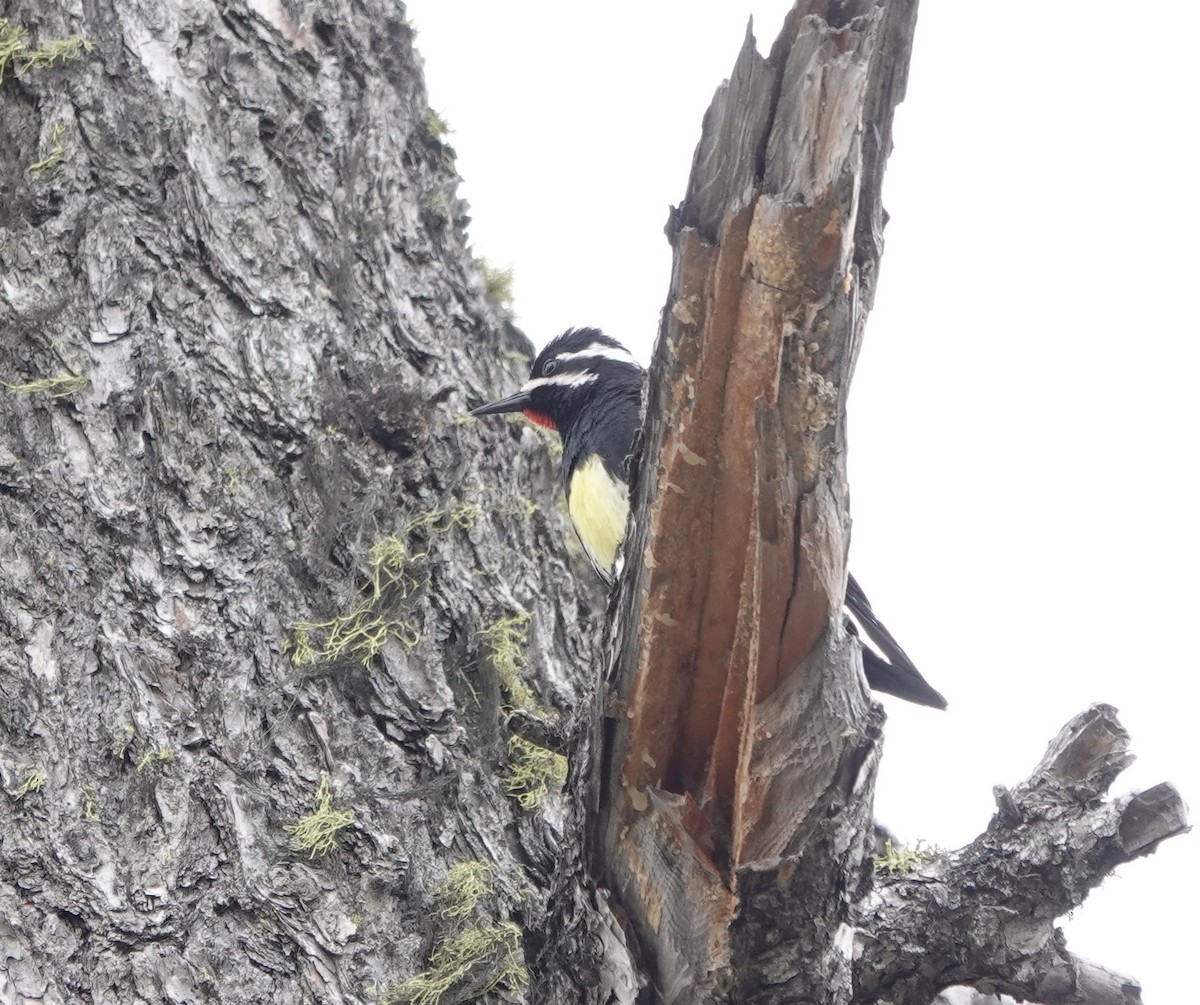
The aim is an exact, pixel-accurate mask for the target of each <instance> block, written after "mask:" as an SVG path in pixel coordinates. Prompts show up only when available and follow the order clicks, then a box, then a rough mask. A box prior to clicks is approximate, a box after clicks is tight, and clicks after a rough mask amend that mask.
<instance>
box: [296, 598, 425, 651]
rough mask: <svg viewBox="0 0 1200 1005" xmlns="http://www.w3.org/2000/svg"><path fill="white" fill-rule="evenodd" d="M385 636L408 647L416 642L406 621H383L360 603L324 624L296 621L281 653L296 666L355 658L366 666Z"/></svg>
mask: <svg viewBox="0 0 1200 1005" xmlns="http://www.w3.org/2000/svg"><path fill="white" fill-rule="evenodd" d="M389 637H393V638H396V639H399V641H400V642H401V643H403V644H404V645H406V646H408V647H409V648H412V647H413V646H415V645H416V644H417V643H418V642H419V641H420V636H419V635H418V634H417V631H416V629H415V628H413V626H412V625H410V624H409V623H408V622H406V621H400V620H398V619H394V618H385V617H384V616H383V615H381V614H378V613H376V612H375V610H374V607H373V605H372V604H371V603H361V604H359V605H358V606H357V607H355V608H354V610H352V611H351V612H350V613H349V614H340V615H338V616H337V617H336V618H330V619H329V620H328V621H297V622H296V623H295V624H294V625H292V637H291V638H290V639H288V640H287V642H285V643H284V650H285V651H286V652H287V653H288V654H289V655H290V656H291V658H292V662H293V663H295V664H296V665H297V666H312V665H313V664H314V663H327V662H331V661H333V660H336V659H339V658H340V657H343V656H353V657H356V658H357V659H358V660H359V661H360V662H361V663H362V664H363V666H367V665H368V664H370V662H371V660H373V659H374V658H375V657H376V656H377V655H378V654H379V651H380V650H381V649H382V648H383V645H384V643H385V642H387V640H388V638H389Z"/></svg>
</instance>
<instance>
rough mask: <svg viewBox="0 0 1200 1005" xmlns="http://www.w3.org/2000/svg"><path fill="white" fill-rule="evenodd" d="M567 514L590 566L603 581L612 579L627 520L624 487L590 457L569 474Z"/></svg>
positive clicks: (626, 494) (627, 497)
mask: <svg viewBox="0 0 1200 1005" xmlns="http://www.w3.org/2000/svg"><path fill="white" fill-rule="evenodd" d="M567 512H568V513H570V514H571V523H573V524H574V525H575V533H576V534H578V535H579V540H580V543H582V544H583V550H584V551H586V552H587V555H588V558H590V559H591V560H592V565H594V566H595V567H596V570H597V571H598V572H599V573H600V574H601V575H602V576H604V578H605V579H612V578H613V566H614V565H615V564H616V561H617V548H619V547H620V545H621V539H622V538H623V537H624V536H625V524H626V522H627V521H628V519H629V488H628V486H627V485H626V484H625V483H624V482H623V481H621V480H620V479H618V478H614V477H613V476H612V475H610V474H609V473H608V470H607V469H606V468H605V467H604V462H603V461H601V460H600V458H599V457H598V456H595V455H593V456H592V457H589V458H588V459H587V460H585V461H584V462H583V463H582V464H580V465H579V466H578V467H576V468H575V471H574V472H573V473H572V475H571V491H570V492H569V493H568V496H567Z"/></svg>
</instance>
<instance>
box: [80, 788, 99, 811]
mask: <svg viewBox="0 0 1200 1005" xmlns="http://www.w3.org/2000/svg"><path fill="white" fill-rule="evenodd" d="M97 798H98V797H97V794H96V786H95V785H94V784H93V783H91V782H89V783H88V784H87V785H85V786H84V787H83V819H84V820H99V819H100V814H99V813H97V812H96V800H97Z"/></svg>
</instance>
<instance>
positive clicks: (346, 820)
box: [283, 775, 354, 858]
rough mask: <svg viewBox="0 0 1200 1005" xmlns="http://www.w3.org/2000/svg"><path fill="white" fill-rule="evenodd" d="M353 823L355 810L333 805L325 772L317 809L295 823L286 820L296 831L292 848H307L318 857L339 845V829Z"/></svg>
mask: <svg viewBox="0 0 1200 1005" xmlns="http://www.w3.org/2000/svg"><path fill="white" fill-rule="evenodd" d="M352 823H354V814H353V813H352V812H351V811H349V810H335V809H334V808H333V789H332V787H331V786H330V784H329V776H328V775H322V776H321V781H320V783H319V784H318V785H317V808H316V810H315V811H314V812H312V813H310V814H309V815H308V816H306V817H301V818H300V819H299V820H297V821H296V822H295V823H294V824H284V825H283V829H284V830H285V831H287V832H288V833H289V834H291V835H292V841H291V848H292V851H299V852H306V853H307V854H308V857H309V858H316V857H317V856H318V855H324V854H325V853H326V852H328V851H331V850H332V849H333V848H334V847H336V845H337V842H338V832H339V831H341V830H343V829H344V828H346V827H349V826H350V825H351V824H352Z"/></svg>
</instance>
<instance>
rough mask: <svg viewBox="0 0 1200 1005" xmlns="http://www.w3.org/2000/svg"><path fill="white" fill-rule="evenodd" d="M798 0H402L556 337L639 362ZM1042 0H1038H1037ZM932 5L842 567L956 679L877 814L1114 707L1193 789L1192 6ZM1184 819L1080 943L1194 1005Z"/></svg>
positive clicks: (854, 433) (893, 755)
mask: <svg viewBox="0 0 1200 1005" xmlns="http://www.w3.org/2000/svg"><path fill="white" fill-rule="evenodd" d="M788 6H789V4H787V3H785V2H782V0H775V2H760V3H756V4H745V3H738V2H732V0H724V2H713V0H687V2H684V0H656V2H654V3H647V2H645V0H643V2H642V3H636V4H635V3H630V2H627V0H614V2H610V3H608V4H606V5H603V6H602V7H600V6H597V5H583V4H568V3H563V2H562V0H558V2H553V3H552V2H541V0H539V2H531V0H521V2H515V3H509V4H495V3H484V2H480V0H473V2H467V0H412V2H410V3H409V4H408V9H409V16H410V18H411V19H412V20H413V22H414V24H415V26H416V28H417V32H418V35H417V45H418V47H419V49H420V51H421V53H422V55H423V56H424V58H425V62H426V75H427V78H428V82H429V90H430V97H431V103H432V104H433V106H434V107H435V108H437V109H438V110H439V111H440V112H441V113H442V114H443V115H444V116H445V118H446V119H447V120H448V121H449V123H450V125H451V127H452V128H453V130H454V132H453V134H452V135H451V137H450V142H451V143H452V144H453V146H454V147H455V148H456V149H457V151H458V155H459V156H458V166H459V171H460V173H461V174H462V176H463V178H464V183H463V185H462V187H461V194H462V195H463V196H464V197H465V198H466V199H468V200H469V202H470V203H471V206H472V214H471V215H472V217H473V223H472V225H471V230H470V233H471V237H472V241H473V244H474V246H475V249H476V251H477V253H478V254H480V255H483V256H485V257H487V258H488V259H489V260H490V261H492V262H493V263H495V264H498V265H511V266H512V267H513V268H514V270H515V284H514V286H515V292H516V311H517V313H518V315H519V319H520V322H521V323H522V325H523V327H524V328H525V330H526V331H527V332H528V333H529V335H530V337H531V338H532V339H533V340H534V342H535V343H537V344H539V345H540V344H541V343H544V342H545V341H546V340H547V339H549V338H550V337H551V336H553V335H555V334H557V333H558V332H559V331H561V330H562V329H564V328H566V327H567V326H569V325H584V324H587V325H598V326H600V327H603V328H604V329H605V330H606V331H608V332H609V333H610V334H612V335H614V336H616V337H617V338H620V339H621V340H623V341H624V342H626V343H627V344H629V345H630V347H631V348H634V350H635V351H636V352H637V353H638V354H639V355H640V356H641V357H642V358H643V359H644V360H645V359H648V358H649V355H650V349H651V344H652V340H653V338H654V334H655V332H656V330H657V324H658V311H659V309H660V308H661V306H662V304H663V302H664V300H665V298H666V293H667V285H668V279H669V271H668V270H669V262H670V250H669V248H668V246H667V243H666V239H665V238H664V236H663V233H662V227H663V224H664V223H665V221H666V218H667V207H668V205H669V204H671V203H678V202H679V201H680V200H681V199H682V198H683V194H684V188H685V184H686V180H687V175H688V172H689V169H690V167H691V157H692V150H693V148H694V146H695V143H696V140H697V138H698V137H699V128H700V120H701V116H702V115H703V112H704V109H705V108H706V107H707V105H708V102H709V100H710V98H711V96H712V92H713V90H714V88H715V87H716V86H717V85H718V84H719V83H720V81H721V80H722V79H723V78H724V77H726V76H727V75H728V73H729V71H730V69H731V68H732V66H733V60H734V57H735V55H736V53H737V50H738V48H739V46H740V43H741V40H742V35H743V32H744V30H745V25H746V19H747V17H748V16H749V15H750V14H753V15H754V21H755V26H756V34H757V35H758V38H759V40H760V48H764V49H765V48H766V47H768V46H769V45H770V42H771V41H772V40H773V39H774V37H775V35H776V33H777V31H778V28H779V25H780V23H781V21H782V18H783V13H784V11H785V10H786V9H787V7H788ZM1035 11H1036V14H1035V13H1034V12H1035ZM1150 16H1152V17H1153V21H1152V22H1150V21H1149V20H1144V19H1140V18H1139V17H1138V14H1137V8H1135V7H1130V6H1129V5H1128V4H1125V3H1120V4H1119V3H1115V2H1111V0H1091V2H1083V0H1073V2H1068V0H1051V2H1049V3H1045V4H1041V5H1038V6H1037V7H1036V8H1017V7H1013V6H1012V5H1007V4H1006V5H1001V4H983V3H971V4H964V3H961V2H958V3H955V2H951V0H924V2H923V3H922V5H921V17H920V21H919V24H918V29H917V41H916V48H915V51H914V55H913V65H912V70H911V76H910V81H909V89H908V97H907V99H906V101H905V102H904V104H902V105H901V106H900V109H899V111H898V113H897V121H896V130H895V145H896V148H895V151H894V153H893V155H892V158H891V161H890V163H889V167H888V174H887V183H886V186H885V190H884V194H885V203H886V206H887V209H888V211H889V212H890V213H891V217H892V219H891V222H890V224H889V225H888V228H887V232H886V236H887V251H886V253H885V255H884V260H883V269H882V278H881V282H880V287H879V292H878V297H877V302H876V308H875V311H874V313H873V314H872V317H871V320H870V322H869V327H868V335H867V341H866V344H865V347H864V349H863V352H862V356H861V358H860V362H859V367H858V372H857V374H856V376H855V381H854V389H853V392H852V396H851V402H850V422H851V429H850V447H851V455H850V460H851V485H852V489H853V496H854V509H853V512H854V520H855V523H854V546H853V550H852V557H851V567H852V568H853V569H854V570H855V573H856V575H857V576H858V578H859V579H860V580H861V582H862V583H863V585H864V587H865V588H866V590H867V592H868V593H869V594H870V596H871V599H872V602H873V603H874V606H875V608H876V610H877V611H879V612H881V613H882V616H883V618H884V620H885V621H886V622H887V624H888V625H889V627H890V628H891V629H892V631H893V632H894V634H896V636H897V637H898V638H899V639H900V640H901V642H902V644H903V645H904V646H905V648H906V649H907V650H908V652H909V653H910V654H911V655H912V656H913V657H914V658H915V659H916V661H917V663H918V665H920V666H921V668H922V669H923V671H924V672H925V675H926V676H927V677H928V678H929V679H930V681H931V682H932V683H933V684H934V685H935V686H936V687H938V688H939V689H940V690H941V691H942V692H943V693H944V694H945V695H946V696H947V698H948V699H949V701H950V711H949V712H947V713H944V714H938V713H935V712H930V711H927V710H924V709H916V708H912V707H910V706H906V705H905V704H904V703H903V702H899V701H891V700H889V701H888V703H887V705H888V714H889V722H888V726H887V733H886V752H885V757H884V766H883V770H882V774H881V778H880V791H879V797H878V803H877V808H878V813H879V816H880V818H881V819H882V820H883V821H884V822H885V823H887V824H888V825H889V826H891V827H892V828H893V829H895V830H896V831H898V832H899V833H900V834H901V836H902V837H904V838H906V839H908V840H914V839H916V838H918V837H920V838H924V839H926V840H927V841H931V842H935V843H938V844H942V845H946V846H950V847H954V846H958V845H960V844H962V843H964V842H966V841H969V840H970V839H971V838H973V837H974V836H975V835H976V834H977V833H979V831H980V830H981V829H982V828H983V827H984V826H985V825H986V823H987V820H988V819H989V817H990V815H991V813H992V810H993V803H992V798H991V787H992V785H993V784H995V783H997V782H1000V783H1005V784H1013V783H1016V782H1018V781H1020V780H1022V779H1023V778H1024V777H1026V775H1027V774H1028V772H1029V770H1030V769H1031V768H1032V767H1033V765H1034V764H1035V763H1036V762H1037V760H1038V759H1039V758H1040V756H1041V754H1042V752H1043V750H1044V749H1045V744H1046V742H1047V741H1048V740H1049V739H1050V738H1051V737H1052V736H1053V735H1054V734H1055V733H1056V732H1057V731H1058V729H1059V727H1060V726H1062V725H1063V723H1065V722H1066V720H1067V719H1069V718H1070V717H1071V716H1072V715H1073V714H1074V713H1076V712H1078V711H1080V710H1082V709H1083V708H1085V707H1086V706H1087V705H1088V704H1089V703H1091V702H1093V701H1106V702H1109V703H1111V704H1113V705H1116V706H1117V707H1118V708H1119V709H1120V710H1121V720H1122V722H1123V723H1124V724H1125V726H1126V727H1127V728H1128V729H1129V730H1130V731H1131V732H1132V734H1133V749H1134V751H1135V753H1136V754H1137V755H1138V762H1137V763H1136V764H1135V765H1134V766H1133V767H1132V768H1131V769H1130V770H1129V771H1128V772H1126V774H1125V775H1123V776H1122V777H1121V778H1120V779H1118V781H1117V784H1116V786H1115V787H1114V793H1118V792H1124V791H1127V790H1130V789H1134V788H1144V787H1148V786H1150V785H1153V784H1155V783H1157V782H1159V781H1163V780H1170V781H1173V782H1175V783H1176V784H1177V785H1178V786H1179V787H1180V789H1181V790H1182V792H1183V794H1184V798H1185V799H1186V798H1188V797H1191V798H1192V799H1193V800H1196V799H1197V798H1200V796H1198V795H1197V794H1198V793H1200V755H1198V753H1197V749H1196V742H1195V733H1196V730H1195V720H1196V715H1197V705H1196V700H1197V697H1198V690H1200V689H1198V688H1197V684H1196V676H1197V670H1198V669H1200V660H1198V659H1197V656H1196V650H1195V647H1194V643H1193V642H1192V640H1191V636H1192V635H1193V634H1194V628H1195V625H1196V615H1195V610H1196V603H1197V600H1198V599H1200V597H1198V596H1197V590H1196V588H1195V586H1194V585H1193V584H1194V580H1193V574H1194V570H1195V568H1196V566H1197V561H1198V559H1200V535H1198V533H1197V530H1196V521H1197V515H1198V513H1200V489H1198V486H1197V463H1196V461H1197V450H1196V445H1195V444H1196V440H1197V434H1198V433H1200V405H1198V403H1197V402H1198V398H1200V396H1198V395H1197V392H1196V390H1195V384H1196V379H1197V372H1198V369H1200V366H1198V364H1200V350H1198V349H1197V336H1200V325H1197V323H1196V321H1195V317H1194V314H1193V313H1192V311H1191V310H1189V309H1188V308H1189V307H1190V305H1189V303H1188V301H1189V299H1191V295H1190V294H1189V292H1188V291H1189V290H1194V289H1195V286H1196V282H1197V278H1196V272H1197V264H1198V262H1197V255H1196V253H1195V250H1194V241H1195V235H1196V234H1197V232H1198V230H1200V212H1198V210H1197V206H1196V201H1195V195H1194V189H1195V185H1196V182H1197V173H1196V162H1197V156H1196V151H1195V146H1196V140H1195V137H1196V135H1197V129H1196V123H1197V121H1198V120H1200V113H1198V111H1197V107H1196V106H1197V104H1198V102H1197V98H1198V97H1200V94H1198V88H1197V84H1196V79H1197V78H1196V75H1195V72H1194V69H1193V68H1194V64H1195V59H1196V57H1195V40H1196V39H1197V38H1198V37H1200V6H1197V5H1194V4H1191V3H1186V2H1183V0H1174V2H1171V0H1168V2H1167V3H1166V4H1160V5H1158V6H1157V7H1155V8H1154V10H1153V14H1152V15H1150ZM1198 851H1200V849H1198V848H1197V843H1196V838H1195V836H1194V835H1187V836H1184V837H1179V838H1174V839H1172V840H1171V841H1169V842H1167V843H1166V844H1165V845H1164V846H1163V847H1162V848H1161V849H1160V850H1159V851H1158V852H1157V853H1156V854H1155V855H1154V856H1152V857H1151V858H1150V859H1148V860H1142V861H1140V862H1137V863H1134V864H1131V865H1129V866H1126V867H1124V868H1123V869H1121V870H1120V871H1119V873H1118V876H1117V878H1115V879H1110V880H1109V882H1108V883H1106V884H1105V886H1104V887H1103V888H1102V889H1101V890H1099V891H1097V892H1096V893H1094V894H1093V895H1092V897H1091V899H1090V900H1089V901H1088V904H1087V905H1086V906H1085V907H1084V908H1083V909H1082V910H1080V911H1078V912H1076V915H1075V918H1074V920H1073V921H1071V922H1070V923H1069V925H1068V936H1069V944H1070V947H1071V949H1072V950H1074V951H1075V952H1077V953H1080V954H1082V955H1084V956H1088V957H1091V958H1092V959H1095V960H1097V961H1098V962H1101V963H1104V964H1105V965H1107V966H1110V967H1113V968H1116V969H1118V970H1122V971H1124V972H1126V973H1129V974H1132V975H1134V976H1136V977H1137V978H1139V979H1140V980H1141V981H1142V983H1143V986H1144V989H1145V1000H1146V1001H1147V1002H1148V1003H1152V1002H1160V1003H1167V1002H1181V1001H1187V1000H1195V997H1196V991H1195V977H1194V953H1195V949H1194V945H1193V944H1194V940H1195V936H1196V935H1197V932H1198V930H1197V925H1196V922H1195V912H1196V910H1197V900H1198V899H1200V881H1198V880H1197V869H1196V866H1195V860H1196V857H1197V853H1198Z"/></svg>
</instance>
